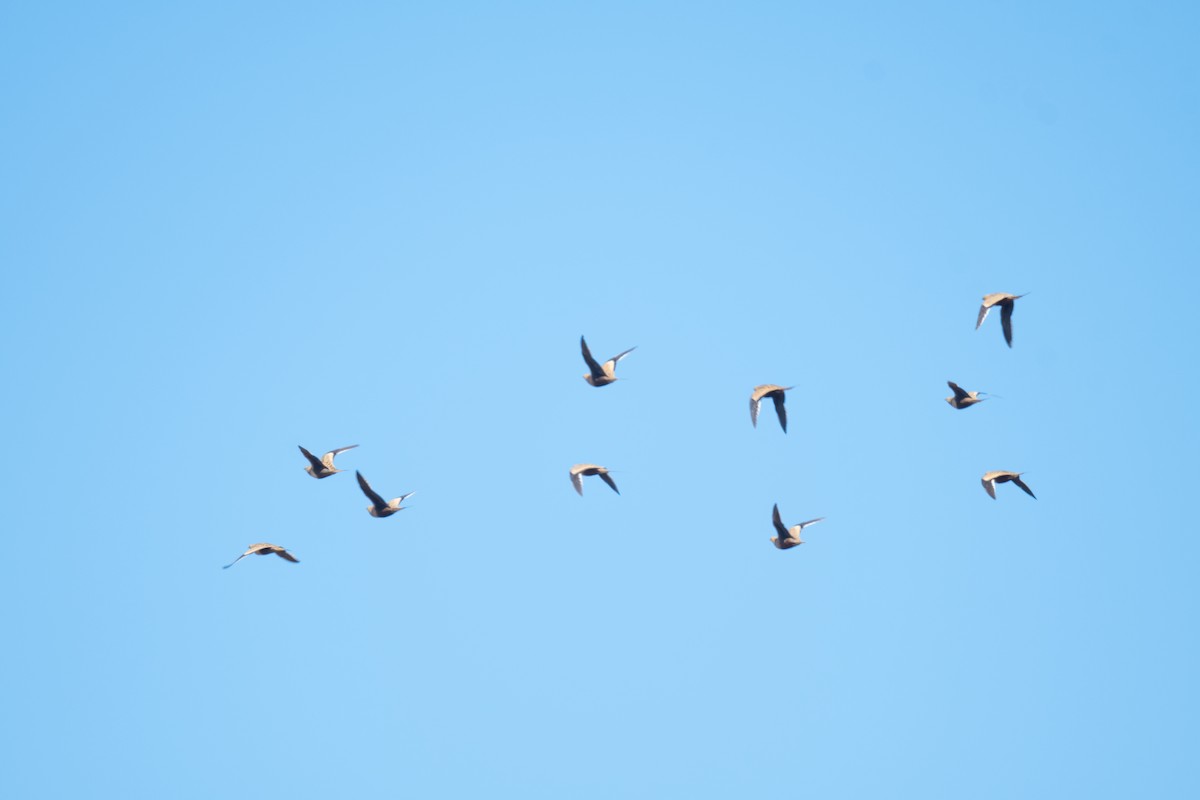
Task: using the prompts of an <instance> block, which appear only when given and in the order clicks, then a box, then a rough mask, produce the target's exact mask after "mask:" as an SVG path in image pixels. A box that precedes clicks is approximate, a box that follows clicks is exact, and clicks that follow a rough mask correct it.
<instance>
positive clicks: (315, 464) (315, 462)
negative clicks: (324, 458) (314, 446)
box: [296, 445, 325, 472]
mask: <svg viewBox="0 0 1200 800" xmlns="http://www.w3.org/2000/svg"><path fill="white" fill-rule="evenodd" d="M296 446H297V447H299V448H300V452H301V453H304V457H305V458H307V459H308V463H310V464H312V468H313V469H315V470H317V471H318V472H320V471H321V470H323V469H325V465H324V464H322V463H321V459H319V458H317V457H316V456H314V455H313V454H312V453H310V452H308V451H307V450H305V449H304V448H303V447H302V446H301V445H296Z"/></svg>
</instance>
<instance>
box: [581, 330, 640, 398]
mask: <svg viewBox="0 0 1200 800" xmlns="http://www.w3.org/2000/svg"><path fill="white" fill-rule="evenodd" d="M579 347H580V349H581V350H583V360H584V361H585V362H586V363H587V365H588V369H589V370H591V372H590V373H588V374H587V375H584V376H583V379H584V380H585V381H587V382H588V383H590V384H591V385H592V386H608V385H609V384H610V383H612V382H614V381H615V380H616V379H617V362H618V361H620V360H621V359H622V358H624V357H625V356H627V355H629V354H630V353H632V352H633V351H634V350H637V348H636V347H631V348H629V349H628V350H626V351H625V352H624V353H621V354H620V355H616V356H613V357H612V358H610V359H609V360H608V361H605V362H604V366H601V365H600V364H599V362H597V361H596V359H594V358H592V351H591V350H588V346H587V341H585V340H584V338H583V337H582V336H580V337H579Z"/></svg>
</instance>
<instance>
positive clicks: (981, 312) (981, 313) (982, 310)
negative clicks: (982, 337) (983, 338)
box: [975, 304, 992, 330]
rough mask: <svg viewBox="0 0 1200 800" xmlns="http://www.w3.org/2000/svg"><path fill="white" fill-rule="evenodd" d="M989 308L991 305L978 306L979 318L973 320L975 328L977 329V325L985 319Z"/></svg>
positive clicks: (990, 308)
mask: <svg viewBox="0 0 1200 800" xmlns="http://www.w3.org/2000/svg"><path fill="white" fill-rule="evenodd" d="M991 310H992V307H991V306H989V305H986V304H985V305H982V306H980V307H979V319H977V320H975V330H979V326H980V325H982V324H983V321H984V320H985V319H987V315H988V312H989V311H991Z"/></svg>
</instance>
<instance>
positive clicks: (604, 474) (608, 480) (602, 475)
mask: <svg viewBox="0 0 1200 800" xmlns="http://www.w3.org/2000/svg"><path fill="white" fill-rule="evenodd" d="M600 480H602V481H604V482H605V483H607V484H608V485H609V486H611V487H612V490H613V491H614V492H616V493H617V494H620V493H621V490H620V489H618V488H617V484H615V483H613V479H612V477H611V476H610V475H609V474H608V473H607V472H601V473H600Z"/></svg>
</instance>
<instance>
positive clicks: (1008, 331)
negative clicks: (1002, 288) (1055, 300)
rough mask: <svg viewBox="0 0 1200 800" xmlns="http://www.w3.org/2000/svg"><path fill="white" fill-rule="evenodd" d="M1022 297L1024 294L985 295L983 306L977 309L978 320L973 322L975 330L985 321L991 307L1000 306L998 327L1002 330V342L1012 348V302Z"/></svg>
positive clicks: (999, 293)
mask: <svg viewBox="0 0 1200 800" xmlns="http://www.w3.org/2000/svg"><path fill="white" fill-rule="evenodd" d="M1026 294H1028V292H1026ZM1024 296H1025V295H1024V294H1005V293H1004V292H996V293H995V294H985V295H984V296H983V305H981V306H980V307H979V319H977V320H975V330H979V326H980V325H982V324H983V321H984V320H985V319H987V315H988V312H989V311H991V310H992V307H993V306H1000V327H1002V328H1003V329H1004V341H1006V342H1008V346H1009V347H1012V312H1013V302H1014V301H1016V300H1019V299H1021V298H1022V297H1024Z"/></svg>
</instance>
